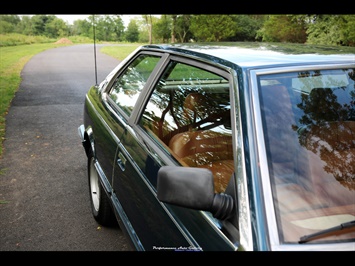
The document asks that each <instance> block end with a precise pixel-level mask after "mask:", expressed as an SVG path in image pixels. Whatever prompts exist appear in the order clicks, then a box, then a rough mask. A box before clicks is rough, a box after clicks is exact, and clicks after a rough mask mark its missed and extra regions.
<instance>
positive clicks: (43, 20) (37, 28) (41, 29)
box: [31, 15, 56, 36]
mask: <svg viewBox="0 0 355 266" xmlns="http://www.w3.org/2000/svg"><path fill="white" fill-rule="evenodd" d="M54 19H56V16H53V15H50V16H47V15H35V16H33V17H31V22H32V30H33V34H34V35H44V36H46V24H47V23H50V22H51V21H52V20H54Z"/></svg>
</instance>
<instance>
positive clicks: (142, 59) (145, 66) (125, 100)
mask: <svg viewBox="0 0 355 266" xmlns="http://www.w3.org/2000/svg"><path fill="white" fill-rule="evenodd" d="M159 60H160V57H158V56H153V55H146V54H144V55H143V54H142V55H140V56H138V57H137V58H136V59H135V60H134V61H133V62H132V63H131V64H130V65H129V66H128V67H127V68H126V69H125V70H124V72H123V73H122V74H121V75H119V76H118V77H117V78H116V80H115V81H114V83H113V85H112V87H111V89H110V91H109V97H110V98H111V99H112V100H113V101H114V102H115V103H116V104H117V105H118V106H119V107H120V108H121V109H122V110H123V111H124V112H125V113H126V114H127V115H130V114H131V112H132V110H133V107H134V105H135V103H136V101H137V99H138V97H139V94H140V92H141V91H142V89H143V87H144V85H145V84H146V82H147V79H148V77H149V76H150V74H151V73H152V71H153V69H154V68H155V66H156V65H157V63H158V62H159Z"/></svg>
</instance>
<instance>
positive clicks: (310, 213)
mask: <svg viewBox="0 0 355 266" xmlns="http://www.w3.org/2000/svg"><path fill="white" fill-rule="evenodd" d="M259 84H260V87H259V92H260V93H259V94H260V98H261V99H260V101H261V111H262V116H263V130H264V135H265V142H266V143H265V144H266V151H267V156H268V165H269V170H270V173H269V174H270V178H271V183H272V189H273V191H272V192H273V195H274V203H275V210H276V218H277V222H278V225H279V229H280V231H279V235H280V239H281V241H283V242H287V243H293V242H298V241H299V238H300V237H301V236H303V235H308V234H312V233H314V232H317V231H319V230H322V229H326V228H331V227H333V226H337V225H339V224H341V223H346V222H349V221H352V220H354V218H355V90H354V69H334V70H317V71H307V72H300V73H283V74H277V75H265V76H261V77H260V79H259ZM354 237H355V232H354V229H349V230H348V231H346V232H343V233H341V234H337V233H333V234H329V235H327V236H323V237H322V238H321V239H318V240H314V241H329V240H337V241H348V240H349V239H354Z"/></svg>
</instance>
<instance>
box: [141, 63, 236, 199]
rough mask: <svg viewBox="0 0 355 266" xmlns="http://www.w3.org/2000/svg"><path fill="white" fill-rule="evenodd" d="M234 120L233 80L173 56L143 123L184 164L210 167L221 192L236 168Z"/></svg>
mask: <svg viewBox="0 0 355 266" xmlns="http://www.w3.org/2000/svg"><path fill="white" fill-rule="evenodd" d="M230 119H231V118H230V95H229V81H228V80H227V79H226V78H224V77H222V76H220V75H218V74H215V73H212V72H210V71H207V70H205V69H201V68H198V67H195V66H190V65H187V64H184V63H179V62H174V61H172V62H170V64H169V65H168V67H167V68H166V70H165V72H164V73H163V75H162V76H161V78H160V79H159V81H158V83H157V85H156V87H155V89H154V91H153V93H152V95H151V97H150V100H149V101H148V103H147V105H146V107H145V110H144V113H143V116H142V117H141V119H140V125H141V127H142V128H143V129H144V130H145V131H146V132H147V133H148V134H149V135H150V136H152V137H153V138H154V139H155V140H157V142H158V143H159V144H160V145H162V146H163V147H164V149H165V150H166V151H167V152H169V153H170V154H171V155H172V156H173V157H174V158H175V159H176V160H177V161H178V162H179V163H180V164H181V165H182V166H186V167H200V168H207V169H210V170H211V171H212V173H213V174H214V178H215V182H214V185H215V191H216V192H223V191H224V190H225V188H226V187H227V184H228V182H229V179H230V177H231V176H232V174H233V172H234V161H233V147H232V130H231V120H230Z"/></svg>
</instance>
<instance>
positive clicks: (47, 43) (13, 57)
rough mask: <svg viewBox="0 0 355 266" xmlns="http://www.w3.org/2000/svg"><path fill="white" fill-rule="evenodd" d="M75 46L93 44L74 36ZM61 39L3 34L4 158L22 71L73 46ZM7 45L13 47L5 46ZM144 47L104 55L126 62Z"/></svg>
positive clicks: (0, 136) (0, 105) (0, 108)
mask: <svg viewBox="0 0 355 266" xmlns="http://www.w3.org/2000/svg"><path fill="white" fill-rule="evenodd" d="M68 39H69V40H71V41H72V42H73V44H79V43H91V42H92V40H90V39H89V38H82V37H75V36H74V37H70V38H68ZM56 41H57V40H52V39H48V38H44V37H33V36H26V37H24V36H23V35H15V34H9V35H3V34H0V158H2V155H3V142H4V140H5V130H6V114H7V112H8V110H9V107H10V105H11V101H12V99H13V98H14V96H15V94H16V92H17V90H18V88H19V86H20V83H21V81H22V80H21V76H20V74H21V71H22V69H23V67H24V66H25V65H26V63H27V62H28V61H29V60H30V59H31V57H32V56H34V55H36V54H38V53H41V52H43V51H45V50H47V49H53V48H56V47H62V46H68V45H72V44H56V43H55V42H56ZM34 42H40V43H34ZM5 44H7V45H9V46H4V45H5ZM138 46H140V44H129V43H127V44H123V45H122V46H113V47H110V46H107V47H103V48H102V52H103V53H105V54H107V55H110V56H112V57H114V58H117V59H118V60H123V59H124V58H125V57H126V56H127V55H129V54H130V53H131V52H133V51H134V50H135V49H136V48H137V47H138Z"/></svg>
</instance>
